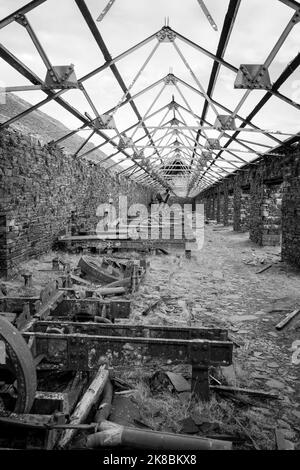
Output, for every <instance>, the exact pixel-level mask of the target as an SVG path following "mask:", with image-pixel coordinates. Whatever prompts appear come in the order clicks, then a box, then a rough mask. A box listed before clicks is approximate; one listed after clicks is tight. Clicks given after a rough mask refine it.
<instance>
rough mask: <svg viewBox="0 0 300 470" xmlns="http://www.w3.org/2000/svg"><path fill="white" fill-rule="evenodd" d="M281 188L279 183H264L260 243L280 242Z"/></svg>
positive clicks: (274, 243)
mask: <svg viewBox="0 0 300 470" xmlns="http://www.w3.org/2000/svg"><path fill="white" fill-rule="evenodd" d="M282 189H283V188H282V184H281V183H273V184H265V185H264V197H263V204H262V216H263V233H262V245H280V243H281V205H282V194H283V193H282Z"/></svg>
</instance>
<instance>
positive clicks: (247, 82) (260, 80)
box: [234, 64, 272, 90]
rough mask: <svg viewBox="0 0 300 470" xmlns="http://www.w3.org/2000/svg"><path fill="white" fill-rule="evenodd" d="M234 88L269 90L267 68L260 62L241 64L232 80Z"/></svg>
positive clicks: (269, 81) (269, 83)
mask: <svg viewBox="0 0 300 470" xmlns="http://www.w3.org/2000/svg"><path fill="white" fill-rule="evenodd" d="M234 88H239V89H245V90H254V89H259V90H271V88H272V84H271V79H270V75H269V71H268V69H267V68H266V67H265V66H264V65H260V64H258V65H254V64H241V65H240V68H239V70H238V72H237V76H236V79H235V82H234Z"/></svg>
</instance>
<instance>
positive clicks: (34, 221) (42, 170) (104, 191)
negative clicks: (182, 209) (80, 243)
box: [0, 130, 151, 275]
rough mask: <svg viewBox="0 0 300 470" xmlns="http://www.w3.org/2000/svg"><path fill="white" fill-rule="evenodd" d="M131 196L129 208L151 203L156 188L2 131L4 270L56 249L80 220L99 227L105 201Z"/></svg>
mask: <svg viewBox="0 0 300 470" xmlns="http://www.w3.org/2000/svg"><path fill="white" fill-rule="evenodd" d="M119 195H127V197H128V206H129V205H130V204H133V203H142V204H146V205H148V204H149V202H150V199H151V191H150V190H149V189H148V188H146V187H143V186H140V185H137V184H135V183H134V182H131V181H130V180H128V179H127V178H119V177H117V176H113V175H112V174H111V173H109V172H108V171H107V170H105V169H103V168H101V166H100V165H95V164H93V163H89V162H87V161H83V160H80V159H74V158H73V157H72V156H70V155H66V154H64V153H63V152H62V151H61V150H60V149H58V148H50V147H48V146H42V145H41V144H40V143H39V142H38V141H36V140H34V141H33V140H32V138H30V137H29V136H24V135H21V134H19V133H17V132H14V131H11V130H7V131H4V132H1V134H0V274H1V275H3V274H4V275H6V274H9V273H12V272H13V271H14V269H15V268H16V266H17V265H18V264H19V263H20V262H21V261H23V260H26V259H28V258H30V257H35V256H37V255H40V254H41V253H44V252H46V251H48V250H49V249H51V247H52V245H53V242H54V241H55V240H56V238H57V236H58V235H60V234H62V233H64V231H65V230H66V228H67V227H68V226H69V224H70V223H71V218H72V217H73V221H74V220H75V221H76V223H77V224H78V226H79V227H81V228H82V229H84V230H95V228H96V224H97V222H98V221H99V218H98V217H97V216H96V210H97V207H98V205H99V204H100V203H105V202H108V199H109V197H111V198H112V199H113V202H114V204H115V205H116V207H118V198H119Z"/></svg>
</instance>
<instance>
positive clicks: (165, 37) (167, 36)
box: [156, 26, 176, 42]
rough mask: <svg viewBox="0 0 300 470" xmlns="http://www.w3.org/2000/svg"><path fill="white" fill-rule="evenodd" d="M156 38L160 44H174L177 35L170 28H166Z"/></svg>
mask: <svg viewBox="0 0 300 470" xmlns="http://www.w3.org/2000/svg"><path fill="white" fill-rule="evenodd" d="M156 37H157V39H158V41H159V42H174V41H175V39H176V34H175V33H174V31H172V29H171V28H169V27H168V26H164V27H163V28H162V29H161V30H160V31H159V32H158V33H157V34H156Z"/></svg>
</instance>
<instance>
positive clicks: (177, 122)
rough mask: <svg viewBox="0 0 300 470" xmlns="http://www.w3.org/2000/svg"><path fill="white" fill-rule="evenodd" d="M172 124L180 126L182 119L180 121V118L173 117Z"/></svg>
mask: <svg viewBox="0 0 300 470" xmlns="http://www.w3.org/2000/svg"><path fill="white" fill-rule="evenodd" d="M170 124H171V126H178V125H179V124H180V121H178V119H176V118H173V119H171V121H170Z"/></svg>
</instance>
